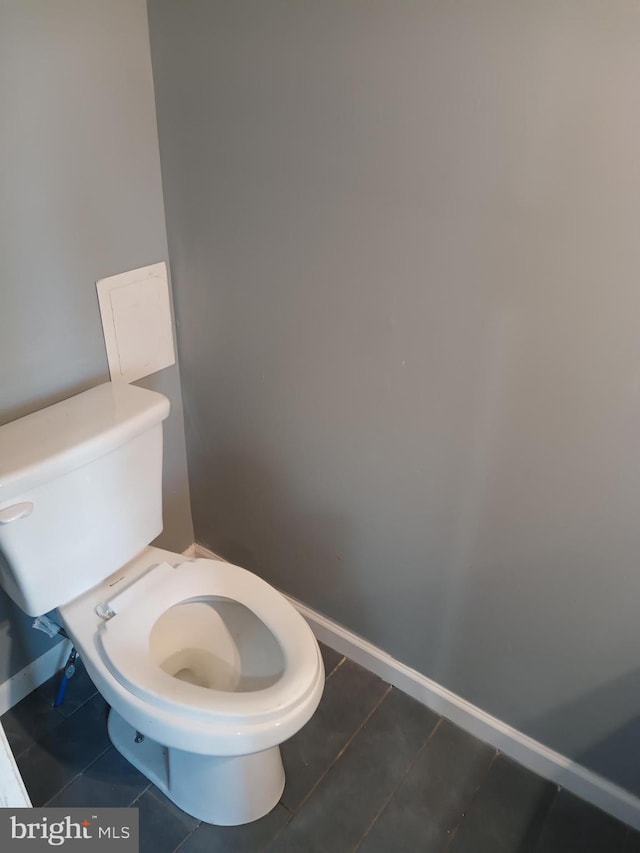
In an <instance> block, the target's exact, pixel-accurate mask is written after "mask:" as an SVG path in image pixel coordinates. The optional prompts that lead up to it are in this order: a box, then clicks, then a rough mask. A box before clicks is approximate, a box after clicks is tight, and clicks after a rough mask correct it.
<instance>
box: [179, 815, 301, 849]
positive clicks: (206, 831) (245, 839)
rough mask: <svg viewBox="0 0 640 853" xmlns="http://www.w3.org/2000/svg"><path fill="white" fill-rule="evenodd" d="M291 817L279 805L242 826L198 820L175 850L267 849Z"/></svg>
mask: <svg viewBox="0 0 640 853" xmlns="http://www.w3.org/2000/svg"><path fill="white" fill-rule="evenodd" d="M290 818H291V812H289V811H287V809H285V808H284V807H283V806H280V805H278V806H276V807H275V809H272V811H270V812H269V814H267V815H265V816H264V817H263V818H260V820H256V821H254V822H253V823H245V824H244V825H243V826H212V825H211V824H210V823H201V824H200V826H199V827H198V828H197V829H196V830H195V831H194V832H192V833H191V835H190V836H189V837H188V838H187V840H186V841H185V842H184V844H182V845H181V846H180V847H179V851H178V853H253V851H255V853H258V851H261V850H266V849H267V847H268V845H269V843H270V842H271V841H272V840H273V838H274V837H275V835H276V834H277V833H278V832H279V830H280V829H281V828H282V827H283V826H284V825H285V824H286V823H287V821H288V820H290ZM304 849H306V848H304V847H303V848H301V851H302V850H304Z"/></svg>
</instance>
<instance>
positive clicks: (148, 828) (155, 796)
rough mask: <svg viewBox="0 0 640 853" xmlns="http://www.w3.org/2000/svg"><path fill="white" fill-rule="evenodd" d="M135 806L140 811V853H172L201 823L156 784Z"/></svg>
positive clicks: (148, 789) (133, 804)
mask: <svg viewBox="0 0 640 853" xmlns="http://www.w3.org/2000/svg"><path fill="white" fill-rule="evenodd" d="M132 806H133V807H134V808H137V809H139V823H140V853H172V851H173V850H175V849H176V847H178V846H179V845H180V844H182V842H183V841H184V840H185V839H186V838H187V836H188V835H190V834H191V833H192V832H193V830H194V829H195V828H196V827H197V826H199V824H200V821H199V820H196V819H195V818H194V817H191V815H188V814H185V813H184V812H183V811H181V810H180V809H179V808H178V807H177V806H176V805H174V804H173V803H172V802H171V800H169V799H167V797H165V795H164V794H163V793H162V792H161V791H159V790H158V789H157V788H156V787H155V786H154V785H151V786H150V787H149V788H147V790H146V791H145V792H144V794H142V796H141V797H140V798H139V799H137V800H136V801H135V802H134V803H132Z"/></svg>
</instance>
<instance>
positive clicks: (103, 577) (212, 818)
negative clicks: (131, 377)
mask: <svg viewBox="0 0 640 853" xmlns="http://www.w3.org/2000/svg"><path fill="white" fill-rule="evenodd" d="M168 413H169V401H168V400H167V399H166V398H165V397H163V396H162V395H161V394H156V393H155V392H152V391H147V390H144V389H142V388H138V387H135V386H132V385H124V384H117V385H113V384H111V383H106V384H104V385H100V386H99V387H97V388H93V389H91V390H90V391H86V392H84V393H82V394H79V395H77V396H76V397H72V398H71V399H69V400H65V401H64V402H62V403H58V404H57V405H55V406H50V407H49V408H47V409H44V410H42V411H40V412H36V413H35V414H32V415H28V416H27V417H25V418H21V419H20V420H17V421H14V422H13V423H10V424H7V425H6V426H4V427H0V549H2V552H3V553H4V555H5V556H6V562H5V561H4V560H0V585H1V586H2V587H3V588H4V589H5V590H6V592H8V593H9V595H10V596H11V597H12V598H13V600H14V601H15V602H16V603H17V604H18V605H19V606H20V607H21V608H22V609H23V610H24V611H25V612H26V613H29V614H31V615H33V616H37V615H41V614H42V613H45V612H47V611H48V610H51V609H52V608H55V607H57V608H58V610H59V613H60V616H61V618H62V621H63V624H64V627H65V629H66V631H67V633H68V634H69V636H70V637H71V638H72V640H73V642H74V644H75V646H76V648H77V649H78V651H79V653H80V655H81V657H82V659H83V660H84V663H85V665H86V668H87V670H88V672H89V675H90V676H91V678H92V679H93V681H94V683H95V685H96V687H97V688H98V690H99V691H100V693H101V694H102V695H103V696H104V698H105V699H106V700H107V702H108V703H109V705H110V706H111V711H110V712H109V721H108V729H109V736H110V738H111V740H112V742H113V744H114V745H115V746H116V748H117V749H118V750H119V751H120V752H121V753H122V754H123V755H124V756H125V757H126V758H127V759H128V760H129V761H130V762H131V763H132V764H133V765H135V766H136V767H137V768H138V769H139V770H141V771H142V772H143V773H144V774H145V776H147V778H149V779H150V780H151V781H152V782H153V783H154V784H156V785H157V786H158V787H159V788H160V789H161V790H162V791H164V792H165V793H166V795H167V796H168V797H170V798H171V799H172V800H173V801H174V802H175V803H176V804H177V805H178V806H179V807H180V808H181V809H183V810H184V811H186V812H188V813H189V814H191V815H193V816H194V817H196V818H199V819H200V820H204V821H207V822H208V823H215V824H221V825H235V824H241V823H247V822H249V821H252V820H256V819H257V818H259V817H261V816H262V815H264V814H266V813H267V812H268V811H269V810H270V809H272V808H273V806H275V804H276V803H277V802H278V800H279V799H280V795H281V793H282V790H283V788H284V770H283V767H282V761H281V758H280V748H279V745H280V744H281V743H282V742H283V741H284V740H286V739H287V738H289V737H291V735H293V734H294V733H295V732H297V731H298V730H299V729H300V728H301V727H302V726H303V725H304V724H305V723H306V722H307V720H308V719H309V718H310V717H311V715H312V714H313V712H314V711H315V709H316V707H317V706H318V702H319V701H320V697H321V695H322V690H323V686H324V668H323V665H322V658H321V656H320V651H319V648H318V644H317V642H316V640H315V637H314V636H313V634H312V632H311V629H310V628H309V626H308V625H307V623H306V622H305V621H304V619H303V618H302V617H301V616H300V615H299V614H298V612H297V611H296V610H295V609H294V608H293V607H292V605H291V604H289V602H288V601H287V600H286V599H285V598H284V597H283V596H282V595H281V594H280V593H279V592H278V591H277V590H275V589H274V588H273V587H271V586H269V584H267V583H265V581H263V580H261V579H260V578H259V577H257V576H256V575H254V574H252V573H251V572H248V571H246V570H245V569H241V568H240V567H238V566H233V565H230V564H229V563H224V562H221V561H216V560H204V559H196V560H187V559H185V557H184V556H182V555H180V554H174V553H171V552H169V551H162V550H160V549H158V548H152V547H149V546H148V543H149V542H151V541H152V540H153V539H154V538H155V537H156V536H157V535H158V534H159V533H160V531H161V530H162V496H161V483H162V421H163V420H164V419H165V418H166V417H167V415H168Z"/></svg>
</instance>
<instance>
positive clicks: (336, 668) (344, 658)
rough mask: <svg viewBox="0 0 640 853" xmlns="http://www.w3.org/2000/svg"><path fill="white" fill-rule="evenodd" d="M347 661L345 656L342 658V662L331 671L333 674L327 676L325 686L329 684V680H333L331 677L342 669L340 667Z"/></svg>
mask: <svg viewBox="0 0 640 853" xmlns="http://www.w3.org/2000/svg"><path fill="white" fill-rule="evenodd" d="M345 661H346V657H345V656H344V655H343V656H342V657H341V658H340V660H339V661H338V663H337V664H336V665H335V666H334V668H333V669H332V670H331V672H330V673H329V675H327V676H326V677H325V679H324V683H325V684H326V683H327V681H329V679H330V678H331V676H332V675H333V674H334V673H335V672H337V671H338V670H339V669H340V667H341V666H342V664H343V663H344V662H345Z"/></svg>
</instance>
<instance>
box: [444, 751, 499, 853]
mask: <svg viewBox="0 0 640 853" xmlns="http://www.w3.org/2000/svg"><path fill="white" fill-rule="evenodd" d="M501 754H502V753H501V752H500V750H499V749H496V751H495V752H494V754H493V755H492V757H491V761H490V762H489V763H488V764H487V768H486V770H485V771H484V773H483V774H482V777H481V778H480V780H479V781H478V784H477V785H476V787H475V788H474V791H473V794H472V795H471V799H470V800H469V805H468V806H465V810H464V811H463V812H462V813H461V815H460V819H459V821H458V823H457V824H456V825H455V826H454V827H453V829H452V830H451V833H450V835H449V838H448V839H447V842H446V844H445V845H444V847H443V848H442V853H447V850H450V849H451V845H452V844H453V841H454V839H455V837H456V835H457V833H458V830H459V829H460V827H461V826H462V824H463V823H464V821H465V820H466V817H467V815H468V814H469V812H470V811H471V809H472V807H473V804H474V803H475V801H476V798H477V796H478V793H479V791H480V788H481V787H482V786H483V784H484V782H485V780H486V778H487V776H488V775H489V773H490V772H491V768H492V767H493V765H494V764H495V763H496V761H497V760H498V758H499V756H500V755H501Z"/></svg>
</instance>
